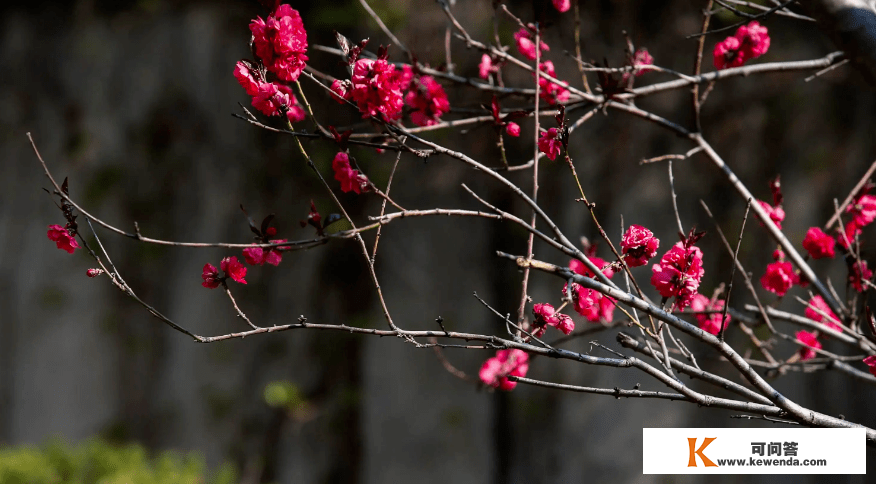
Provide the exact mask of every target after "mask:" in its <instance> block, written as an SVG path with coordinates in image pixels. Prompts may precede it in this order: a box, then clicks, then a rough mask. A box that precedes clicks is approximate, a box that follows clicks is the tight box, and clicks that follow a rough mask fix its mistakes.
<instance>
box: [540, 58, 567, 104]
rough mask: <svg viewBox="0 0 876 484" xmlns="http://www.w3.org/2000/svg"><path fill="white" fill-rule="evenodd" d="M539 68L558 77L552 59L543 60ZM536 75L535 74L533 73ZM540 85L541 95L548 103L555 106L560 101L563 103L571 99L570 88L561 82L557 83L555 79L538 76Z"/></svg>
mask: <svg viewBox="0 0 876 484" xmlns="http://www.w3.org/2000/svg"><path fill="white" fill-rule="evenodd" d="M538 70H540V71H541V72H544V73H545V74H547V75H549V76H551V77H554V78H555V77H557V73H556V71H555V70H554V63H553V62H551V61H545V62H542V63H541V64H540V65H539V66H538ZM533 75H535V74H533ZM538 85H539V93H538V95H539V97H541V98H542V99H544V100H545V102H547V103H548V104H550V105H551V106H553V105H554V104H557V103H558V102H560V103H563V102H566V101H568V100H569V90H568V89H566V88H565V86H563V85H561V84H557V83H556V82H554V81H550V80H548V79H546V78H544V77H541V76H539V78H538Z"/></svg>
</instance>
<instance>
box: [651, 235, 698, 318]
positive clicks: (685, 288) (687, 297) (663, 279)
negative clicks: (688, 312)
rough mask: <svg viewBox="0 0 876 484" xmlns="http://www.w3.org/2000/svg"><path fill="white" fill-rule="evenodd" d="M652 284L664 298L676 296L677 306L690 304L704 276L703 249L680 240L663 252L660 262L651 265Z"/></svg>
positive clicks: (683, 306) (681, 307)
mask: <svg viewBox="0 0 876 484" xmlns="http://www.w3.org/2000/svg"><path fill="white" fill-rule="evenodd" d="M651 270H652V272H653V274H652V276H651V284H652V285H653V286H654V287H655V288H657V292H659V293H660V295H661V296H663V297H664V298H670V297H673V296H674V297H675V307H677V308H678V309H682V310H683V309H684V308H686V307H687V306H689V305H690V303H691V302H692V301H693V298H694V296H696V295H697V290H698V289H699V287H700V280H701V279H702V278H703V274H704V272H705V270H704V269H703V251H702V250H700V248H699V247H696V246H693V245H689V246H686V244H685V243H683V242H678V243H676V244H675V245H674V246H672V248H671V249H669V251H667V252H666V253H665V254H663V257H662V258H661V259H660V262H659V263H657V264H654V265H653V266H651Z"/></svg>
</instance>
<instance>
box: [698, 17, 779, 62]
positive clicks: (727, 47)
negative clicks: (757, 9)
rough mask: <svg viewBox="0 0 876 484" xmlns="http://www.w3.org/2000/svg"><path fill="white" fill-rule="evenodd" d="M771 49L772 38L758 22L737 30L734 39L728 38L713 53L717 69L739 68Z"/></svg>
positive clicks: (716, 46) (752, 22) (719, 43)
mask: <svg viewBox="0 0 876 484" xmlns="http://www.w3.org/2000/svg"><path fill="white" fill-rule="evenodd" d="M769 48H770V36H769V32H768V31H767V28H766V27H764V26H763V25H760V24H759V23H758V22H756V21H751V22H749V23H748V24H747V25H743V26H741V27H739V29H737V30H736V33H735V34H734V35H733V36H732V37H727V38H726V39H724V40H723V41H721V42H718V44H717V45H715V50H714V51H713V52H712V55H713V57H714V63H715V69H718V70H721V69H727V68H728V67H739V66H741V65H742V64H745V63H746V62H747V61H748V60H750V59H755V58H757V57H760V56H762V55H764V54H766V52H767V51H768V50H769Z"/></svg>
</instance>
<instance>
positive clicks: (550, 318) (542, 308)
mask: <svg viewBox="0 0 876 484" xmlns="http://www.w3.org/2000/svg"><path fill="white" fill-rule="evenodd" d="M532 313H533V314H534V315H535V321H534V323H533V325H534V326H535V330H534V331H533V332H532V334H533V335H534V336H536V337H539V336H541V335H543V334H544V332H545V329H546V327H547V326H553V327H554V328H557V329H559V330H560V331H562V332H563V334H569V333H571V332H572V331H573V330H574V329H575V322H574V321H572V318H570V317H569V316H568V315H566V314H561V313H558V312H556V311H555V310H554V307H553V306H551V305H550V304H547V303H539V304H536V305H534V306H533V307H532Z"/></svg>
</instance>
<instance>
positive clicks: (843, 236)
mask: <svg viewBox="0 0 876 484" xmlns="http://www.w3.org/2000/svg"><path fill="white" fill-rule="evenodd" d="M860 233H861V227H859V226H858V224H856V223H855V222H854V221H851V222H849V223H847V224H846V227H845V229H844V230H837V235H836V240H837V242H839V245H840V246H842V248H844V249H846V250H848V248H849V247H850V246H851V245H852V244H854V243H855V237H857V236H858V234H860Z"/></svg>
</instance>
